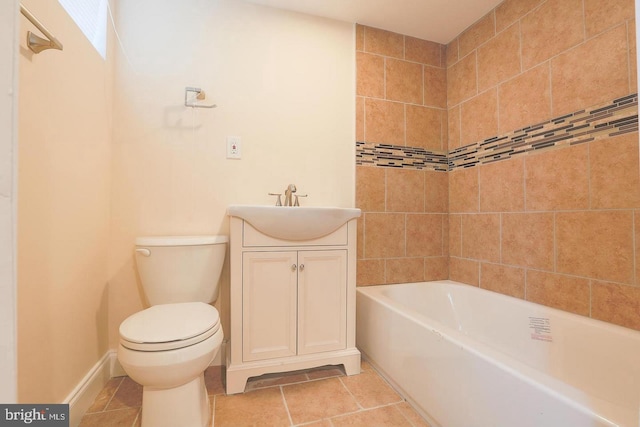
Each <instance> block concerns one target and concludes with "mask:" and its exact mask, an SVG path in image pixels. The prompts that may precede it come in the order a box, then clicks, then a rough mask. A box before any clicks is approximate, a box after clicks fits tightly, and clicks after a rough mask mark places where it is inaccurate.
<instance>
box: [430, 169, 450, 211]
mask: <svg viewBox="0 0 640 427" xmlns="http://www.w3.org/2000/svg"><path fill="white" fill-rule="evenodd" d="M424 199H425V200H424V210H425V212H440V213H447V212H449V177H448V174H447V172H436V171H425V172H424Z"/></svg>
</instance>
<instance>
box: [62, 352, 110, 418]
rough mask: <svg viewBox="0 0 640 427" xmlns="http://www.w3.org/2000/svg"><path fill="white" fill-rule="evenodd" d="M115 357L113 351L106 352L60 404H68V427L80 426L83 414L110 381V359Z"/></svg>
mask: <svg viewBox="0 0 640 427" xmlns="http://www.w3.org/2000/svg"><path fill="white" fill-rule="evenodd" d="M115 357H116V353H115V351H113V350H109V351H107V352H106V353H105V354H104V356H102V358H100V360H99V361H98V362H97V363H96V364H95V365H94V366H93V368H91V369H90V370H89V372H87V375H85V376H84V378H83V379H82V380H81V381H80V382H79V383H78V385H77V386H76V388H74V389H73V391H72V392H71V393H70V394H69V396H67V398H66V399H64V401H63V402H62V403H68V404H69V426H70V427H77V426H78V425H79V424H80V420H81V419H82V416H83V415H84V413H85V412H87V409H89V407H91V405H92V404H93V401H94V400H95V398H96V396H97V395H98V393H100V390H102V389H103V388H104V386H105V384H107V381H109V379H111V364H112V358H115Z"/></svg>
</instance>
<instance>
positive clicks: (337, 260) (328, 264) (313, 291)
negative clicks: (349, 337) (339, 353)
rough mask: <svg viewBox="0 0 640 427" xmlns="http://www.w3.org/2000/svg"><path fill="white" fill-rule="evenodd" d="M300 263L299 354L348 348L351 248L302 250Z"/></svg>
mask: <svg viewBox="0 0 640 427" xmlns="http://www.w3.org/2000/svg"><path fill="white" fill-rule="evenodd" d="M298 263H299V272H298V354H309V353H319V352H323V351H332V350H340V349H343V348H346V333H347V320H346V319H347V251H346V250H330V251H300V252H298Z"/></svg>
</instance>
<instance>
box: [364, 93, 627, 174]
mask: <svg viewBox="0 0 640 427" xmlns="http://www.w3.org/2000/svg"><path fill="white" fill-rule="evenodd" d="M636 131H638V94H637V93H635V94H631V95H628V96H625V97H622V98H618V99H614V100H613V101H611V102H608V103H606V104H602V105H597V106H595V107H593V108H592V109H590V110H580V111H576V112H574V113H571V114H566V115H564V116H560V117H556V118H553V119H551V120H548V121H546V122H543V123H538V124H534V125H530V126H527V127H525V128H522V129H517V130H515V131H513V132H511V133H508V134H504V135H498V136H494V137H491V138H488V139H485V140H483V141H479V142H475V143H473V144H468V145H465V146H463V147H459V148H456V149H455V150H452V151H450V152H449V153H447V152H445V151H429V150H425V149H423V148H416V147H404V146H397V145H389V144H375V143H365V142H356V164H358V165H370V166H379V167H393V168H403V169H428V170H436V171H451V170H454V169H458V168H469V167H473V166H476V165H478V164H487V163H492V162H497V161H500V160H506V159H510V158H512V157H514V156H518V155H524V154H527V153H529V152H537V151H540V150H548V149H556V148H561V147H566V146H570V145H577V144H582V143H585V142H590V141H595V140H598V139H604V138H609V137H613V136H618V135H622V134H625V133H630V132H636Z"/></svg>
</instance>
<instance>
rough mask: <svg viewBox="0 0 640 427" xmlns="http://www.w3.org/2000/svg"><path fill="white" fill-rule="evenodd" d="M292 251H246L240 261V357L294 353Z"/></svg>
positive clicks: (290, 354)
mask: <svg viewBox="0 0 640 427" xmlns="http://www.w3.org/2000/svg"><path fill="white" fill-rule="evenodd" d="M296 275H297V257H296V253H295V252H245V253H244V254H243V258H242V358H243V360H244V361H245V362H248V361H252V360H262V359H271V358H275V357H286V356H293V355H295V354H296V318H297V315H296V311H297V308H296V304H297V290H296V287H297V285H296Z"/></svg>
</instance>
